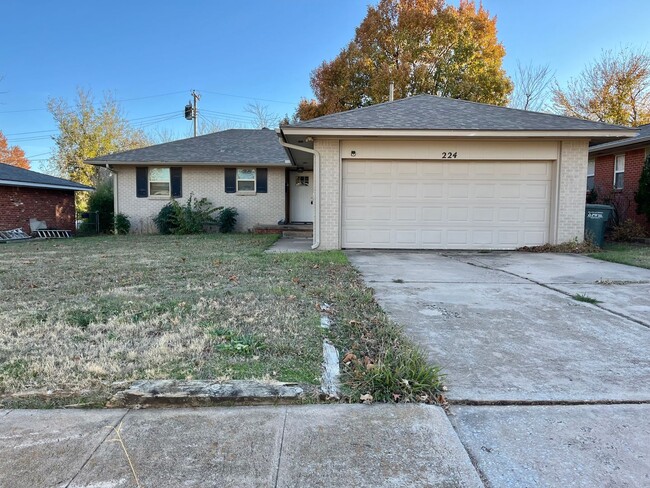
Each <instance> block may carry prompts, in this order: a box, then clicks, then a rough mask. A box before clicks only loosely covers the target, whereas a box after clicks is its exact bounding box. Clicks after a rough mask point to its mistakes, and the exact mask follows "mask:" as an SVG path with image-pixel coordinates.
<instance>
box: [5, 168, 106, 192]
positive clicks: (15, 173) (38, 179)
mask: <svg viewBox="0 0 650 488" xmlns="http://www.w3.org/2000/svg"><path fill="white" fill-rule="evenodd" d="M0 185H2V186H29V187H33V188H53V189H59V190H92V189H93V188H92V187H90V186H86V185H82V184H81V183H77V182H75V181H70V180H66V179H63V178H57V177H56V176H50V175H46V174H43V173H37V172H36V171H31V170H29V169H24V168H17V167H16V166H11V165H8V164H3V163H0Z"/></svg>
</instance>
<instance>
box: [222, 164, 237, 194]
mask: <svg viewBox="0 0 650 488" xmlns="http://www.w3.org/2000/svg"><path fill="white" fill-rule="evenodd" d="M224 179H225V182H226V193H237V170H236V169H235V168H226V169H225V178H224Z"/></svg>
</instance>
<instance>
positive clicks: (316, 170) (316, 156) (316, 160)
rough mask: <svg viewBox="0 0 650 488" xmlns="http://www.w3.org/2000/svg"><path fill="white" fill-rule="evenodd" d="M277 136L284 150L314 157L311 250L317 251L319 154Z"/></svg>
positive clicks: (318, 229)
mask: <svg viewBox="0 0 650 488" xmlns="http://www.w3.org/2000/svg"><path fill="white" fill-rule="evenodd" d="M277 134H278V142H279V143H280V145H281V146H282V147H284V148H285V149H293V150H295V151H302V152H306V153H309V154H312V155H313V156H314V242H313V244H312V246H311V248H312V249H318V248H319V247H320V153H319V152H318V151H316V150H315V149H309V148H308V147H302V146H297V145H295V144H289V143H288V142H285V141H284V139H283V137H282V132H281V131H280V132H278V133H277ZM289 157H291V156H289Z"/></svg>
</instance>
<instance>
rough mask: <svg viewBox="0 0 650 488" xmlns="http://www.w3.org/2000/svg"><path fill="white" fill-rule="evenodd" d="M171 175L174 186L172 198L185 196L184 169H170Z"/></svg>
mask: <svg viewBox="0 0 650 488" xmlns="http://www.w3.org/2000/svg"><path fill="white" fill-rule="evenodd" d="M169 173H170V181H171V186H172V197H173V198H181V197H182V196H183V169H182V168H170V169H169Z"/></svg>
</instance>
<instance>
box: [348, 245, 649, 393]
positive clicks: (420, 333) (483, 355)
mask: <svg viewBox="0 0 650 488" xmlns="http://www.w3.org/2000/svg"><path fill="white" fill-rule="evenodd" d="M476 256H479V257H480V259H481V260H483V259H484V258H483V257H482V255H480V254H477V255H473V254H466V253H454V254H450V255H449V257H445V256H444V255H442V254H439V253H427V254H425V253H373V252H367V253H357V252H355V253H350V260H351V261H352V263H353V264H354V265H355V266H357V268H359V269H360V270H361V272H362V273H363V275H364V278H365V279H366V280H368V282H369V285H370V286H372V287H373V288H374V289H375V296H376V297H377V300H378V301H379V304H380V305H381V306H382V307H383V308H384V310H386V311H387V312H388V314H389V315H390V316H391V318H393V320H395V321H396V322H398V323H400V324H402V325H403V326H404V328H405V330H406V332H407V334H408V335H409V336H410V337H411V338H412V339H413V340H414V341H415V342H416V343H417V344H419V345H420V346H421V347H422V348H423V349H424V350H425V351H426V352H427V353H428V355H429V358H430V360H431V361H432V362H433V363H435V364H439V365H441V366H442V367H443V370H444V372H445V373H446V374H447V377H446V382H447V384H448V385H449V387H450V390H449V394H448V398H449V399H450V400H455V401H462V400H470V401H484V402H517V401H522V402H531V401H533V402H548V401H555V402H557V401H576V402H580V401H635V400H641V401H645V400H650V357H649V356H648V354H647V351H648V350H650V329H648V328H646V327H643V326H641V325H639V324H637V323H634V322H631V321H629V320H626V319H624V318H621V317H618V316H615V315H612V314H610V313H608V312H606V311H604V310H601V309H599V308H596V307H593V306H591V305H588V304H583V303H580V302H577V301H575V300H573V299H571V298H570V297H568V296H566V295H564V294H563V293H560V292H557V291H553V290H550V289H548V288H545V287H543V286H540V285H538V284H535V283H532V282H530V281H523V280H522V281H521V282H519V283H517V282H506V281H505V278H504V276H505V277H508V279H509V280H510V279H513V278H514V279H517V277H509V275H506V274H505V273H501V272H500V271H499V270H496V269H486V268H483V267H478V266H473V265H472V264H471V263H468V262H465V260H471V259H479V258H478V257H476ZM485 256H488V257H489V258H490V259H494V260H495V261H496V260H499V259H501V260H503V261H502V266H506V265H507V262H508V261H507V256H508V253H494V256H496V257H493V258H492V256H493V255H492V254H486V255H485ZM526 256H529V257H530V256H532V259H533V262H536V261H537V259H538V258H537V255H534V254H526ZM552 256H557V255H552ZM515 257H516V258H517V259H519V257H518V255H515ZM560 258H562V256H560ZM486 259H487V258H486ZM562 263H564V265H566V262H565V261H564V260H563V259H560V262H559V264H558V266H560V267H561V266H562V265H563V264H562ZM605 264H608V263H605ZM397 267H402V268H404V269H405V270H409V269H410V270H411V271H408V273H411V274H416V273H417V274H418V275H419V276H422V277H425V278H426V277H427V276H430V277H432V278H431V279H430V280H429V281H428V282H424V281H422V280H420V281H418V282H415V283H410V282H406V283H394V282H392V281H391V280H386V279H384V280H383V281H380V277H381V275H382V273H385V277H386V278H391V277H392V276H393V274H392V270H393V269H396V268H397ZM567 271H568V272H570V269H565V270H563V272H567ZM405 274H406V271H405ZM459 276H461V277H462V281H460V280H458V277H459ZM372 280H375V281H372ZM454 280H457V281H456V282H454ZM639 299H640V300H644V301H645V303H647V302H648V301H649V300H648V298H647V296H646V297H640V298H639Z"/></svg>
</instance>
